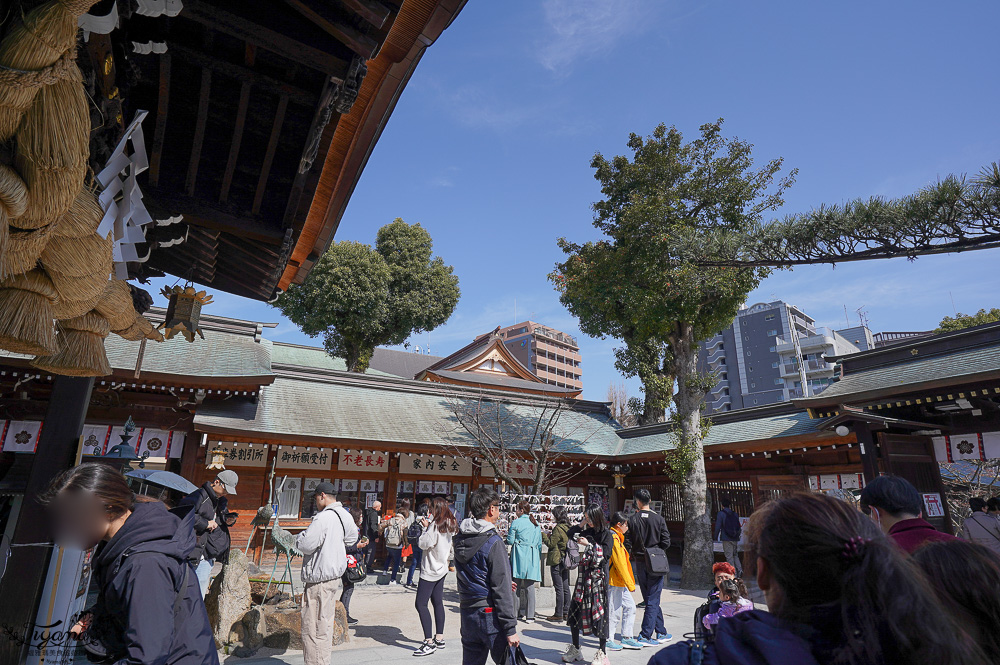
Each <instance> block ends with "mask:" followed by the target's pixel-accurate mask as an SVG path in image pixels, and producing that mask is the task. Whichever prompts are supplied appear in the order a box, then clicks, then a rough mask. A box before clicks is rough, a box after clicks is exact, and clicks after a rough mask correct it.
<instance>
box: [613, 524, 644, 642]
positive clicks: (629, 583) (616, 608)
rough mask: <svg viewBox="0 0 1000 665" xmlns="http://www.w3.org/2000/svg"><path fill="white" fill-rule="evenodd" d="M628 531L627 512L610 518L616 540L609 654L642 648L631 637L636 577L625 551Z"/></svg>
mask: <svg viewBox="0 0 1000 665" xmlns="http://www.w3.org/2000/svg"><path fill="white" fill-rule="evenodd" d="M626 531H628V518H627V517H625V515H624V513H621V512H617V513H615V514H614V515H613V516H612V517H611V533H612V534H613V535H614V537H615V545H614V549H613V550H612V552H611V571H610V576H609V580H608V584H609V593H608V598H609V601H610V605H611V607H610V609H609V611H610V613H611V615H610V616H611V620H610V621H609V622H608V644H607V647H608V651H620V650H622V649H641V648H642V646H643V645H642V643H640V642H639V641H638V640H636V639H635V637H634V635H633V634H632V625H633V624H634V623H635V599H634V598H632V592H633V591H635V575H634V574H633V573H632V563H631V562H630V561H629V556H628V552H627V551H625V532H626ZM619 625H621V634H622V640H621V642H619V641H617V640H616V639H615V634H616V633H617V632H618V626H619Z"/></svg>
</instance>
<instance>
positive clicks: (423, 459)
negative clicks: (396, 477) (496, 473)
mask: <svg viewBox="0 0 1000 665" xmlns="http://www.w3.org/2000/svg"><path fill="white" fill-rule="evenodd" d="M399 473H400V474H416V475H420V476H461V477H463V478H471V477H472V460H470V459H468V458H464V457H447V456H445V455H411V454H409V453H402V454H401V455H400V456H399Z"/></svg>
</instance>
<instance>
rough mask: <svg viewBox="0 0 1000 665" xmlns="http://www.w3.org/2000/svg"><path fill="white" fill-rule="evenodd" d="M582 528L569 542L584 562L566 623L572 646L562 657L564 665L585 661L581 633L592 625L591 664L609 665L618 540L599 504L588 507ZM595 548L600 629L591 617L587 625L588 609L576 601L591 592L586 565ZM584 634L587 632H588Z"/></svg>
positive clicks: (596, 592) (571, 536)
mask: <svg viewBox="0 0 1000 665" xmlns="http://www.w3.org/2000/svg"><path fill="white" fill-rule="evenodd" d="M580 526H581V527H582V530H578V529H577V527H573V528H572V529H570V531H569V536H570V538H575V539H576V541H577V542H578V543H579V544H580V553H581V559H580V571H579V574H578V575H577V580H576V587H577V588H576V589H574V591H573V594H572V597H571V600H570V604H569V618H568V619H567V623H569V627H570V631H571V635H572V638H573V643H572V644H571V645H569V647H568V648H567V649H566V651H565V652H564V653H563V655H562V661H563V662H564V663H572V662H574V661H577V660H584V658H583V653H582V652H581V651H580V632H581V630H582V629H585V628H588V626H587V624H590V625H589V632H590V633H591V634H592V635H594V636H595V637H597V638H598V642H599V646H598V651H597V654H595V656H594V658H593V660H592V663H593V664H594V665H607V663H608V657H607V652H606V651H605V646H606V644H607V639H608V631H607V626H608V573H609V571H610V568H611V552H612V550H613V549H614V545H615V537H614V534H613V533H611V529H610V528H609V527H608V520H607V519H606V518H605V517H604V510H603V509H602V508H601V506H600V505H598V504H596V503H592V504H590V505H589V506H587V511H586V512H585V513H584V515H583V522H582V523H581V525H580ZM596 547H600V548H601V551H600V553H599V554H600V559H599V562H598V563H597V565H596V566H595V567H596V568H597V572H598V573H599V574H598V576H597V578H596V579H598V580H599V586H597V588H594V589H592V591H593V593H594V595H595V596H596V598H595V601H596V602H600V604H601V607H602V608H603V609H604V612H603V616H602V617H601V620H600V623H599V624H598V625H594V623H593V622H592V621H591V620H590V619H589V617H588V618H587V620H586V621H585V619H584V613H585V612H586V609H585V608H584V607H583V606H582V604H581V603H580V602H578V601H577V595H578V592H579V591H581V590H582V591H583V592H584V593H587V592H588V589H586V588H582V587H586V584H585V581H586V577H587V575H586V572H587V571H586V569H585V565H586V564H587V563H588V562H590V561H593V560H594V559H595V558H596V556H597V554H598V553H597V550H596V549H595V548H596ZM585 551H586V553H585ZM584 632H588V631H586V630H585V631H584Z"/></svg>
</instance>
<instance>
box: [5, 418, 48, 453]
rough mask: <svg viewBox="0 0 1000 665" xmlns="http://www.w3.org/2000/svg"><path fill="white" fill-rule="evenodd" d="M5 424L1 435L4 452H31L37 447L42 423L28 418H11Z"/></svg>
mask: <svg viewBox="0 0 1000 665" xmlns="http://www.w3.org/2000/svg"><path fill="white" fill-rule="evenodd" d="M5 424H6V432H5V433H4V437H3V451H4V452H5V453H33V452H35V450H36V449H37V448H38V437H39V436H40V435H41V433H42V423H40V422H36V421H30V420H11V421H9V422H7V423H5Z"/></svg>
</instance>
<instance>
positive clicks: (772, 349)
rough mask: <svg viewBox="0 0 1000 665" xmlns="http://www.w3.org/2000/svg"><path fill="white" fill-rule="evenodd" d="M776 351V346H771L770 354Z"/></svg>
mask: <svg viewBox="0 0 1000 665" xmlns="http://www.w3.org/2000/svg"><path fill="white" fill-rule="evenodd" d="M777 350H778V347H776V346H772V347H771V349H770V351H771V353H774V352H775V351H777ZM775 367H777V365H775Z"/></svg>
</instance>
